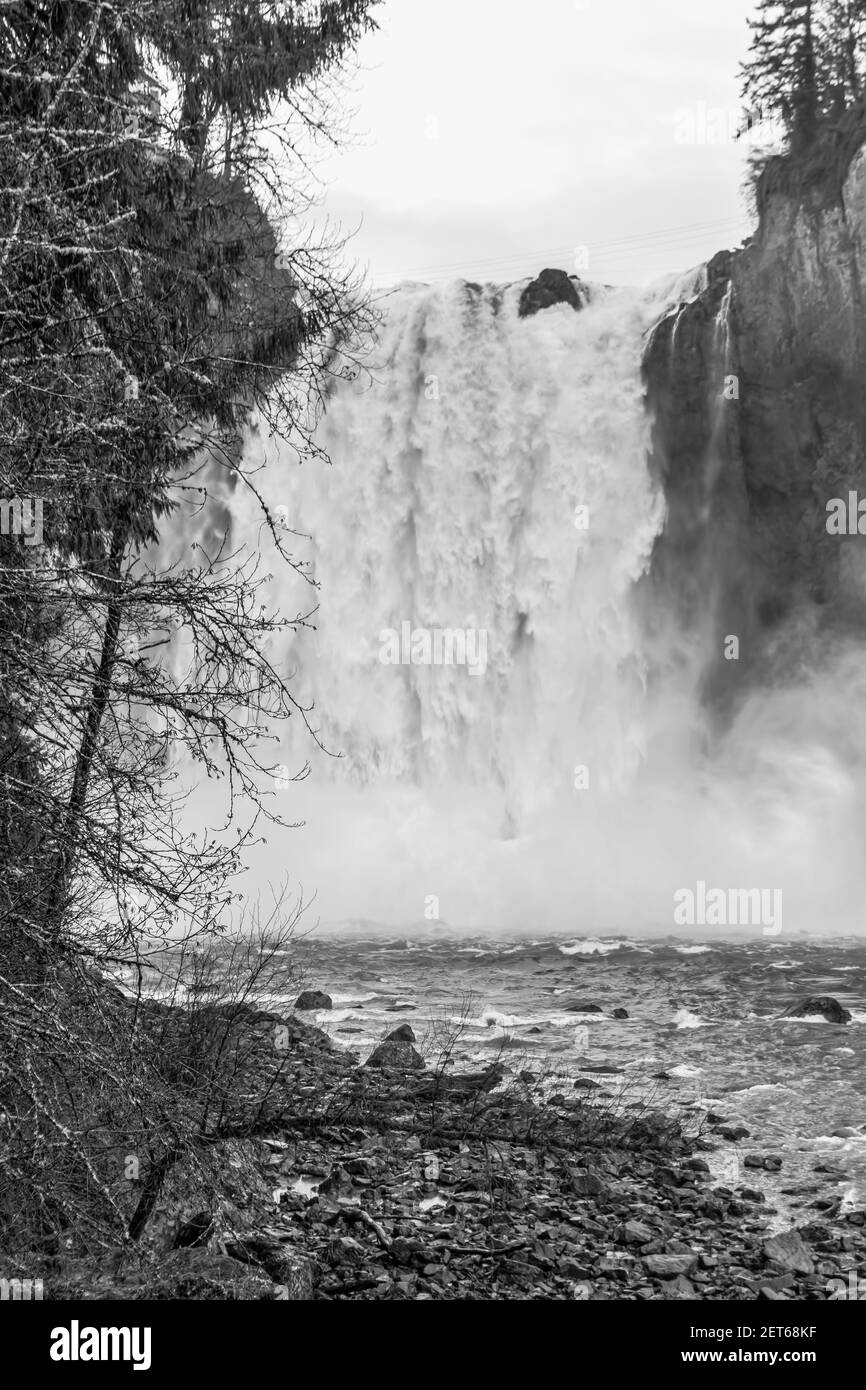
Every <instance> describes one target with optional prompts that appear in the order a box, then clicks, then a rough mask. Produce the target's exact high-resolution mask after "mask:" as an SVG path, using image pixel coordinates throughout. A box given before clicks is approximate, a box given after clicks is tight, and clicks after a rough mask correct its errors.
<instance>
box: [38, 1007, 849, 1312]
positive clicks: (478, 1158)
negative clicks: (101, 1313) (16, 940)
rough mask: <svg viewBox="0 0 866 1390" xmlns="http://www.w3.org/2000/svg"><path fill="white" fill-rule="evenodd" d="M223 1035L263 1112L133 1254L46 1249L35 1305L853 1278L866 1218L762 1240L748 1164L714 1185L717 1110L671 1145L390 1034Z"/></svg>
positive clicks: (675, 1129) (429, 1296)
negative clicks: (240, 1052)
mask: <svg viewBox="0 0 866 1390" xmlns="http://www.w3.org/2000/svg"><path fill="white" fill-rule="evenodd" d="M157 1007H159V1006H157ZM226 1009H227V1006H221V1008H220V1009H217V1010H215V1013H216V1014H218V1015H219V1016H220V1017H221V1018H223V1019H224V1018H226V1017H228V1013H227V1011H226ZM163 1013H164V1006H163ZM231 1027H232V1028H233V1029H236V1030H238V1036H240V1037H242V1038H243V1039H244V1041H245V1044H249V1042H250V1040H251V1039H252V1040H253V1041H254V1043H255V1046H254V1047H253V1048H252V1049H249V1048H248V1050H247V1053H246V1054H245V1056H246V1057H247V1061H246V1063H245V1065H246V1067H247V1073H248V1074H247V1075H246V1076H245V1077H244V1083H245V1086H246V1087H247V1089H248V1090H249V1092H250V1094H254V1093H261V1091H262V1088H263V1087H264V1089H265V1092H266V1093H268V1092H269V1091H271V1090H272V1088H273V1078H274V1075H275V1074H276V1075H277V1076H278V1077H279V1081H280V1085H281V1087H283V1093H282V1094H281V1095H280V1096H279V1098H278V1099H279V1105H278V1107H276V1109H275V1111H274V1113H275V1114H278V1115H279V1121H278V1122H274V1123H273V1124H271V1123H270V1122H269V1121H268V1119H267V1116H265V1118H264V1120H260V1121H259V1122H257V1123H256V1125H255V1126H252V1125H249V1126H247V1130H248V1132H246V1133H245V1132H244V1127H243V1125H237V1124H236V1125H235V1131H236V1133H235V1134H234V1136H233V1137H229V1138H221V1139H219V1140H218V1141H216V1142H214V1143H213V1144H211V1145H210V1146H209V1150H208V1154H207V1160H208V1162H207V1169H206V1172H205V1171H204V1170H203V1169H202V1168H201V1165H200V1163H199V1162H198V1161H196V1163H192V1164H190V1163H189V1162H186V1161H185V1160H184V1161H178V1162H177V1163H176V1164H174V1166H173V1168H172V1171H171V1174H170V1176H169V1178H168V1180H167V1181H166V1183H165V1184H164V1187H163V1190H162V1191H161V1194H160V1199H159V1202H158V1203H157V1205H156V1207H155V1209H154V1212H153V1216H152V1219H151V1220H150V1221H149V1223H148V1226H147V1229H146V1232H145V1235H144V1236H143V1237H142V1240H141V1241H140V1242H138V1243H137V1244H135V1245H134V1246H130V1247H123V1248H119V1249H118V1250H116V1251H115V1252H113V1254H110V1255H109V1256H107V1257H104V1258H102V1259H101V1260H100V1261H99V1262H98V1263H97V1262H95V1261H94V1260H93V1258H92V1257H88V1256H82V1257H74V1256H72V1255H70V1256H68V1257H67V1256H56V1255H55V1256H51V1257H48V1258H47V1259H46V1260H45V1268H44V1272H43V1278H44V1286H45V1297H46V1298H75V1299H78V1298H85V1299H104V1298H114V1299H127V1298H135V1299H142V1298H144V1299H153V1298H162V1299H164V1298H171V1299H177V1298H192V1299H286V1298H289V1299H318V1300H343V1299H352V1300H358V1299H374V1300H381V1299H386V1300H390V1299H397V1300H404V1299H412V1300H441V1299H451V1300H466V1299H470V1300H500V1299H502V1300H514V1299H517V1300H526V1299H545V1300H568V1301H573V1300H612V1299H613V1300H668V1299H676V1300H683V1299H701V1300H731V1299H768V1300H789V1299H798V1300H799V1299H807V1300H809V1299H813V1300H822V1299H826V1298H829V1297H833V1296H835V1297H844V1296H846V1295H845V1294H840V1293H839V1292H838V1289H839V1288H841V1287H842V1286H843V1285H847V1284H848V1282H849V1281H851V1279H852V1274H853V1275H855V1276H856V1278H857V1279H858V1280H866V1225H864V1222H866V1217H864V1214H863V1213H862V1212H859V1211H850V1212H846V1213H840V1212H839V1210H838V1206H839V1204H838V1202H834V1201H832V1200H826V1201H824V1202H819V1203H818V1204H817V1205H818V1206H819V1207H823V1208H824V1209H823V1210H816V1211H815V1214H814V1216H811V1215H810V1218H809V1219H808V1220H807V1221H805V1222H804V1223H803V1224H802V1225H800V1226H798V1227H797V1228H795V1229H792V1230H790V1231H787V1232H782V1233H777V1234H772V1233H771V1231H770V1229H769V1228H768V1215H769V1210H770V1209H769V1207H768V1204H767V1202H766V1199H765V1196H764V1194H763V1193H762V1192H760V1191H757V1190H755V1189H754V1188H752V1187H750V1186H749V1183H748V1174H747V1175H746V1181H744V1182H743V1183H741V1184H738V1185H736V1186H735V1187H727V1186H724V1185H720V1184H718V1183H716V1182H714V1181H713V1179H712V1176H711V1172H710V1164H709V1163H708V1162H707V1157H706V1155H708V1154H709V1153H711V1151H712V1150H713V1149H714V1148H716V1147H717V1143H718V1140H719V1139H724V1140H725V1141H726V1142H728V1143H730V1142H737V1141H738V1140H739V1139H747V1138H749V1136H748V1132H747V1131H746V1130H745V1129H742V1128H740V1129H738V1128H737V1127H736V1126H735V1124H734V1121H733V1119H732V1118H731V1117H727V1116H724V1115H715V1114H704V1115H703V1116H702V1117H701V1118H700V1120H698V1121H696V1122H695V1125H694V1129H693V1132H691V1133H685V1132H684V1129H683V1127H682V1124H681V1123H680V1122H678V1121H677V1120H674V1119H672V1118H670V1117H668V1116H666V1115H664V1114H663V1113H661V1112H660V1111H658V1110H655V1109H650V1108H643V1109H641V1110H639V1111H638V1112H637V1113H635V1111H634V1109H632V1110H631V1111H630V1112H629V1111H626V1110H623V1109H619V1110H617V1107H616V1106H615V1105H612V1104H611V1103H610V1098H609V1097H608V1098H604V1097H600V1096H599V1094H598V1093H597V1092H595V1091H593V1090H592V1089H591V1088H590V1087H587V1086H586V1085H580V1084H578V1085H576V1086H575V1085H572V1086H571V1088H570V1090H569V1092H568V1093H567V1094H566V1093H563V1092H553V1093H552V1094H551V1093H550V1088H549V1086H543V1085H542V1084H541V1080H540V1078H539V1076H538V1075H537V1074H534V1073H532V1072H529V1071H520V1072H517V1071H513V1070H511V1069H509V1068H508V1067H506V1066H504V1065H503V1064H502V1063H501V1062H496V1063H494V1064H493V1065H492V1066H491V1067H489V1068H487V1069H486V1070H485V1071H483V1072H480V1073H463V1074H461V1073H459V1072H454V1071H453V1070H452V1069H451V1066H450V1062H449V1061H448V1059H444V1060H443V1062H442V1063H441V1064H440V1065H438V1066H436V1065H432V1066H427V1065H425V1063H424V1061H423V1059H422V1058H421V1057H420V1055H419V1054H418V1052H417V1051H416V1050H415V1048H414V1035H413V1033H412V1030H411V1028H410V1027H409V1026H408V1025H406V1024H403V1025H402V1026H401V1027H399V1028H397V1029H395V1030H394V1031H393V1032H392V1033H391V1034H389V1035H388V1036H387V1037H386V1038H385V1039H383V1040H382V1043H381V1044H380V1046H379V1047H378V1048H377V1049H376V1050H375V1051H374V1053H373V1054H372V1056H371V1057H370V1058H369V1059H368V1061H367V1062H366V1063H365V1064H364V1065H359V1059H358V1057H357V1056H356V1055H355V1054H353V1053H350V1052H346V1051H344V1050H342V1049H338V1048H336V1047H335V1046H334V1045H333V1043H332V1042H331V1041H330V1039H328V1038H327V1036H326V1035H325V1034H324V1033H323V1032H321V1030H319V1029H317V1028H316V1027H314V1026H313V1025H311V1024H310V1023H308V1022H307V1021H306V1020H305V1019H303V1018H301V1017H300V1016H299V1015H298V1014H292V1015H290V1016H289V1017H283V1016H281V1015H277V1014H273V1013H268V1012H265V1011H260V1010H253V1009H250V1008H249V1007H242V1008H234V1010H233V1012H232V1013H231ZM274 1040H276V1045H274ZM275 1059H276V1065H277V1068H278V1070H277V1072H276V1073H275V1072H274V1066H275ZM253 1128H254V1129H255V1131H256V1132H255V1133H252V1132H249V1131H250V1130H252V1129H253ZM753 1142H754V1141H753ZM745 1166H746V1167H752V1168H756V1167H762V1168H764V1169H765V1170H766V1171H774V1170H775V1169H776V1168H777V1167H778V1166H779V1165H778V1162H777V1160H776V1159H775V1158H774V1156H773V1155H767V1156H765V1157H761V1158H760V1162H759V1161H758V1158H757V1157H756V1156H755V1155H754V1154H752V1155H751V1156H750V1158H749V1159H748V1160H747V1161H746V1164H745ZM816 1171H817V1172H818V1173H819V1174H820V1173H821V1171H822V1169H821V1166H820V1165H819V1166H818V1168H817V1169H816ZM823 1171H824V1172H825V1174H826V1175H827V1177H826V1178H825V1180H827V1178H829V1179H831V1180H832V1178H833V1174H832V1172H831V1171H830V1170H829V1169H826V1167H825V1168H824V1170H823ZM815 1205H816V1204H815V1203H813V1204H812V1206H813V1207H815ZM29 1272H30V1274H31V1275H32V1273H33V1270H32V1266H31V1267H30V1270H29ZM834 1281H836V1282H834ZM854 1287H855V1288H856V1284H855V1285H854ZM834 1291H835V1292H834Z"/></svg>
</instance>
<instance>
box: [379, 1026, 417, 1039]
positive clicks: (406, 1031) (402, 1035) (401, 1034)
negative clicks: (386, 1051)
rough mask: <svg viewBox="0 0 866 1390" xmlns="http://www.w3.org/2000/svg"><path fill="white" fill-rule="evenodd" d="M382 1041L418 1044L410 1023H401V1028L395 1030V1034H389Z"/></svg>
mask: <svg viewBox="0 0 866 1390" xmlns="http://www.w3.org/2000/svg"><path fill="white" fill-rule="evenodd" d="M382 1041H383V1042H407V1043H413V1042H417V1038H416V1037H415V1034H414V1032H413V1031H412V1029H411V1028H410V1026H409V1024H408V1023H401V1024H400V1027H399V1028H395V1029H394V1030H393V1032H391V1033H388V1034H387V1035H386V1036H385V1037H384V1038H383V1039H382Z"/></svg>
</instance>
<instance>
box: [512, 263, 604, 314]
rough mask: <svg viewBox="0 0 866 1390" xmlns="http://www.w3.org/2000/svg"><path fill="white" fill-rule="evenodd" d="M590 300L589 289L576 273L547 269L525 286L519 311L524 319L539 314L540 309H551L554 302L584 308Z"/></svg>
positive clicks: (573, 307)
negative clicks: (568, 273) (570, 273)
mask: <svg viewBox="0 0 866 1390" xmlns="http://www.w3.org/2000/svg"><path fill="white" fill-rule="evenodd" d="M588 300H589V291H588V290H587V288H586V286H585V285H583V284H582V283H581V281H580V280H578V278H577V276H576V275H567V274H566V272H565V271H564V270H551V269H547V270H542V272H541V274H540V275H538V276H537V277H536V279H535V280H533V281H531V283H530V284H528V285H526V286H525V288H524V290H523V292H522V294H521V296H520V304H519V307H518V310H517V312H518V315H519V316H520V318H522V319H523V318H526V317H528V315H530V314H537V313H538V312H539V310H540V309H549V308H550V307H551V305H553V304H570V305H571V307H572V309H582V308H583V306H584V304H585V303H587V302H588Z"/></svg>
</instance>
